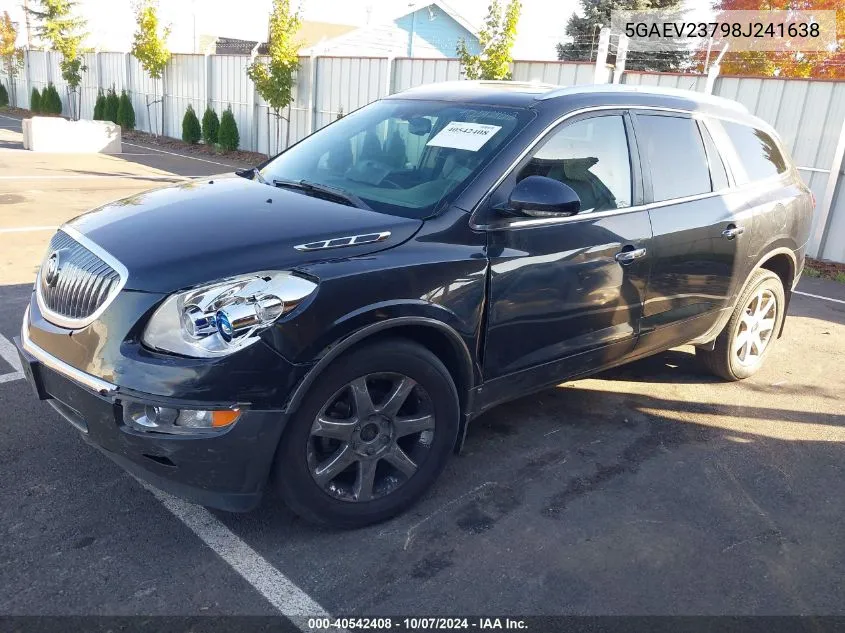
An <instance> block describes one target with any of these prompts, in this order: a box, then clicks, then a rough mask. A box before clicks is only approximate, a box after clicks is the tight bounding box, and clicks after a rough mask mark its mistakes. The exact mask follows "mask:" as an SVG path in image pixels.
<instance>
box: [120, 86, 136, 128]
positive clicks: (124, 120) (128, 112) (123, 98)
mask: <svg viewBox="0 0 845 633" xmlns="http://www.w3.org/2000/svg"><path fill="white" fill-rule="evenodd" d="M117 124H118V125H119V126H120V127H121V129H123V130H134V129H135V108H133V107H132V100H131V99H130V98H129V95H128V94H126V91H125V90H122V91H121V92H120V102H119V103H118V106H117Z"/></svg>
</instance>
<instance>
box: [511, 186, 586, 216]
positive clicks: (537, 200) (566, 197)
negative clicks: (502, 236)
mask: <svg viewBox="0 0 845 633" xmlns="http://www.w3.org/2000/svg"><path fill="white" fill-rule="evenodd" d="M508 206H509V207H510V208H511V209H513V210H514V211H519V212H521V213H524V214H525V215H533V216H537V217H542V216H554V215H559V216H567V215H575V214H576V213H578V211H580V210H581V199H580V198H579V197H578V194H577V193H575V190H574V189H572V187H570V186H569V185H565V184H563V183H562V182H560V181H559V180H555V179H554V178H547V177H546V176H528V177H527V178H523V179H522V180H520V181H519V182H518V183H517V185H516V187H514V188H513V191H512V192H511V195H510V199H509V200H508Z"/></svg>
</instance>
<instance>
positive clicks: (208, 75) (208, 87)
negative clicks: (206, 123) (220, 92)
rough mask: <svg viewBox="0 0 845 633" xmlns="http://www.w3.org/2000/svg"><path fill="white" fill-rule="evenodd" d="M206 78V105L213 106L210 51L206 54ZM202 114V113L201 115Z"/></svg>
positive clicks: (207, 106)
mask: <svg viewBox="0 0 845 633" xmlns="http://www.w3.org/2000/svg"><path fill="white" fill-rule="evenodd" d="M204 72H205V78H204V84H203V85H204V86H205V107H206V108H210V107H211V55H209V54H208V53H206V54H205V71H204ZM200 116H202V115H200Z"/></svg>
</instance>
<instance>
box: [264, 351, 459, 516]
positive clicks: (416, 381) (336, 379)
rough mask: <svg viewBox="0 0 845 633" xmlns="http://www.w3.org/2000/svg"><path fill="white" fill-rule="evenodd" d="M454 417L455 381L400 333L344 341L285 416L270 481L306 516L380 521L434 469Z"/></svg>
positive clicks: (451, 437)
mask: <svg viewBox="0 0 845 633" xmlns="http://www.w3.org/2000/svg"><path fill="white" fill-rule="evenodd" d="M391 395H393V396H395V397H394V398H393V399H391V397H390V396H391ZM403 398H404V400H402V399H403ZM400 400H402V402H400ZM397 403H398V404H399V405H401V406H400V407H399V409H398V410H395V412H394V409H396V406H397ZM359 414H363V415H360V416H359ZM318 416H319V417H320V419H321V422H320V421H318V420H317V418H318ZM459 420H460V403H459V400H458V392H457V389H456V388H455V383H454V382H453V380H452V377H451V375H450V374H449V371H448V370H447V369H446V367H445V365H443V363H442V362H441V361H440V359H438V358H437V356H435V355H434V354H433V353H431V352H430V351H429V350H427V349H426V348H424V347H422V346H421V345H418V344H416V343H413V342H411V341H408V340H405V339H389V340H384V341H380V342H378V343H374V344H371V345H366V346H364V347H360V348H357V349H353V350H352V351H350V352H349V353H347V354H343V355H341V356H340V357H338V358H337V359H335V361H334V362H333V363H332V364H331V365H329V367H328V368H327V369H326V370H325V371H324V372H323V373H322V374H321V375H320V376H319V378H318V380H316V381H315V383H314V384H313V386H312V387H311V390H310V391H309V392H308V394H307V395H306V396H305V398H304V399H303V401H302V403H301V405H300V406H299V408H298V409H297V411H296V412H295V413H294V414H293V416H292V418H291V419H290V420H289V422H288V426H287V428H286V429H285V432H284V434H283V436H282V439H281V442H280V445H279V448H278V450H277V452H276V460H275V463H274V466H273V475H272V480H273V485H274V487H275V489H276V490H277V491H278V492H280V493H281V496H282V499H283V500H284V501H285V503H286V504H287V505H288V507H290V508H291V509H292V510H293V511H294V512H295V513H296V514H298V515H300V516H301V517H303V518H304V519H306V520H308V521H311V522H314V523H318V524H323V525H330V526H333V527H340V528H356V527H363V526H365V525H369V524H372V523H378V522H380V521H384V520H386V519H389V518H390V517H393V516H395V515H397V514H399V513H400V512H402V511H403V510H405V509H406V508H408V507H409V506H410V505H411V504H413V503H414V502H415V501H416V500H417V499H418V498H419V497H420V496H421V495H422V494H423V493H424V492H425V491H426V490H427V489H428V488H429V487H430V486H431V485H432V484H433V483H434V481H435V480H436V479H437V477H438V475H440V473H441V471H442V470H443V468H444V466H445V465H446V462H447V460H448V459H449V456H450V455H451V453H452V450H453V448H454V446H455V441H456V439H457V435H458V426H459ZM411 429H416V430H414V431H413V432H411ZM403 434H404V435H403ZM397 447H398V448H399V449H400V451H398V452H397V450H396V449H397ZM403 454H404V456H405V457H408V459H409V460H410V461H411V463H412V464H414V465H415V468H414V469H412V468H411V467H410V465H409V463H408V461H407V460H405V458H404V457H402V455H403ZM350 460H353V461H350ZM347 462H349V464H348V465H347V466H345V467H344V464H346V463H347Z"/></svg>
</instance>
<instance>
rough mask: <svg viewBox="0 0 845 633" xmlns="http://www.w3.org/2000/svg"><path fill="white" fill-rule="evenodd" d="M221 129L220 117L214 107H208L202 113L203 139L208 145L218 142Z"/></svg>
mask: <svg viewBox="0 0 845 633" xmlns="http://www.w3.org/2000/svg"><path fill="white" fill-rule="evenodd" d="M219 131H220V119H218V118H217V113H216V112H215V111H214V110H213V109H212V108H206V109H205V114H203V115H202V140H203V142H204V143H206V144H207V145H214V144H215V143H217V134H218V132H219Z"/></svg>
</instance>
